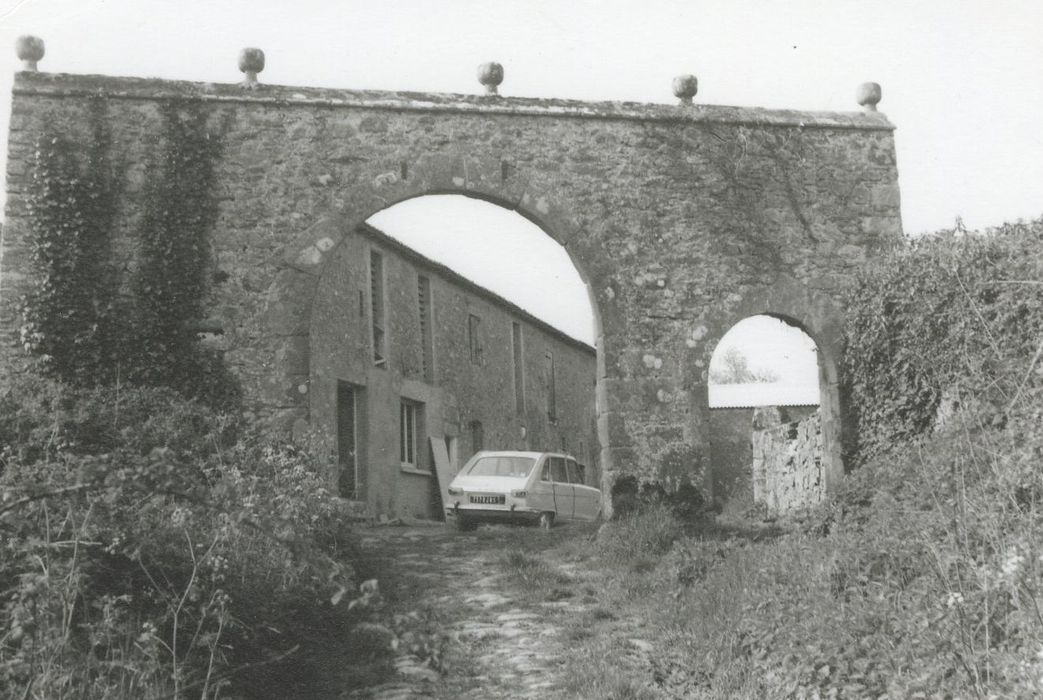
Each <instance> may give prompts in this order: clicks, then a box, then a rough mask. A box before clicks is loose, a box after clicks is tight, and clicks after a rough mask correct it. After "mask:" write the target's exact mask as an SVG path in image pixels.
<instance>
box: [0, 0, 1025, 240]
mask: <svg viewBox="0 0 1043 700" xmlns="http://www.w3.org/2000/svg"><path fill="white" fill-rule="evenodd" d="M1041 8H1043V3H1040V2H1039V0H926V1H921V2H917V1H916V0H904V1H901V0H787V1H786V2H769V1H765V0H760V1H756V2H755V1H753V0H727V1H726V0H713V1H712V2H711V1H700V0H683V1H678V0H570V1H569V2H565V1H563V0H484V1H481V2H479V1H471V0H439V1H438V2H434V1H431V0H397V1H396V0H367V1H365V2H362V1H356V0H337V1H336V2H334V1H331V0H325V1H319V0H294V1H293V2H275V1H274V0H249V1H247V0H220V1H217V0H211V1H210V2H201V1H199V0H118V1H117V0H0V48H2V47H4V46H6V47H9V48H7V49H6V50H7V51H9V53H8V56H9V58H8V59H7V63H6V65H7V66H8V68H7V69H2V70H0V100H2V102H0V134H2V136H0V139H2V143H0V148H2V147H3V146H4V144H6V134H7V121H8V114H9V111H10V110H9V102H8V101H9V96H10V84H11V75H12V72H13V71H15V70H17V69H18V62H17V60H16V58H15V56H14V48H13V47H14V40H15V37H17V36H18V35H19V34H25V33H31V34H36V35H38V36H40V37H42V38H43V39H44V40H45V41H46V43H47V55H46V56H45V58H44V59H43V61H42V62H41V64H40V68H41V70H44V71H51V72H71V73H104V74H109V75H133V76H158V77H164V78H177V79H187V80H199V81H213V82H236V81H238V80H239V79H240V78H241V75H240V74H239V72H238V70H237V68H236V55H237V53H238V50H239V49H240V48H242V47H244V46H257V47H260V48H262V49H264V51H265V53H266V55H267V63H268V65H267V68H266V69H265V71H264V72H263V73H262V74H261V80H262V82H269V83H279V84H291V85H313V86H328V87H341V88H360V89H364V88H376V89H391V90H394V89H401V90H419V91H433V92H464V93H468V92H479V91H480V89H481V88H480V86H479V85H478V83H477V81H476V79H475V67H476V66H477V65H478V64H479V63H481V62H483V61H488V60H497V61H500V62H501V63H503V64H504V68H505V73H506V78H505V80H504V83H503V85H502V87H501V92H502V93H503V94H504V95H508V96H510V95H519V96H531V97H565V98H576V99H584V100H636V101H643V102H664V103H673V102H674V98H673V96H672V94H671V92H670V81H671V79H672V78H673V76H675V75H678V74H681V73H688V72H691V73H694V74H696V75H697V76H698V77H699V94H698V96H697V97H696V100H697V101H698V102H703V103H712V104H731V105H752V106H763V107H779V108H794V109H808V110H838V111H851V110H856V109H858V107H857V105H856V104H855V99H854V94H855V88H856V86H857V85H858V84H859V83H861V82H863V81H867V80H873V81H876V82H879V83H881V84H882V86H883V101H882V102H881V104H880V109H881V111H883V112H884V113H886V114H887V116H888V117H889V118H890V119H891V121H892V122H894V123H895V124H896V125H897V127H898V131H897V132H896V141H897V149H898V170H899V183H900V186H901V191H902V212H903V220H904V225H905V230H906V232H907V233H910V234H915V233H920V232H923V231H927V230H935V229H938V228H942V227H947V226H951V225H952V223H953V222H954V220H955V218H956V217H957V216H961V217H963V219H964V221H965V223H966V224H967V225H968V226H971V227H980V226H987V225H995V224H999V223H1001V222H1003V221H1005V220H1013V219H1017V218H1019V217H1021V218H1032V217H1037V216H1040V215H1041V214H1043V202H1041V192H1043V129H1041V128H1040V122H1041V115H1043V89H1040V87H1039V80H1040V78H1039V76H1040V74H1041V69H1043V40H1041V37H1043V9H1041ZM3 65H5V64H4V63H3V62H2V61H0V68H2V66H3ZM389 233H393V232H389Z"/></svg>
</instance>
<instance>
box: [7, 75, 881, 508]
mask: <svg viewBox="0 0 1043 700" xmlns="http://www.w3.org/2000/svg"><path fill="white" fill-rule="evenodd" d="M13 93H14V99H13V103H12V114H11V126H10V137H9V142H8V143H9V146H8V156H7V203H6V222H5V225H4V228H3V232H2V240H0V259H2V264H0V363H3V364H9V365H10V366H12V367H13V366H16V365H17V362H18V361H19V360H18V357H19V349H18V345H17V339H18V327H19V325H20V317H19V307H18V304H19V299H20V298H21V297H22V295H23V294H24V292H25V289H26V284H27V280H28V277H27V275H30V274H31V265H30V252H31V251H30V246H29V236H30V230H29V228H30V226H29V223H30V222H29V217H28V213H27V210H26V195H27V194H28V191H29V189H30V187H31V180H32V171H33V162H34V153H35V149H36V146H35V144H36V141H37V139H38V138H39V137H40V135H41V134H42V133H43V131H44V129H45V128H46V127H48V126H51V127H55V128H60V129H62V130H63V131H65V132H67V133H68V135H69V136H70V137H71V138H80V139H82V138H86V137H87V134H86V129H87V119H86V115H87V114H88V112H89V109H90V105H91V103H92V100H93V99H95V98H100V99H102V100H103V102H104V106H105V109H106V110H107V112H106V118H107V120H108V123H109V125H110V127H111V131H112V144H113V146H112V147H113V150H114V153H113V160H114V161H115V162H118V163H119V164H120V167H121V172H120V175H121V178H122V180H121V181H122V183H123V190H122V192H121V197H120V203H119V208H120V211H119V212H118V217H117V219H118V221H117V223H116V231H115V237H116V241H115V248H116V252H117V254H118V255H121V254H122V253H125V252H127V251H129V250H131V249H132V246H133V233H134V231H135V230H136V227H137V225H138V222H139V221H140V218H141V215H142V206H143V197H144V189H145V184H146V179H147V178H146V174H147V172H148V164H149V163H150V162H151V161H152V159H154V157H155V154H156V149H157V134H159V133H161V123H160V109H159V108H160V105H162V104H165V103H167V102H169V101H172V100H173V101H175V102H176V103H178V104H183V105H185V106H186V107H187V106H193V107H196V108H200V109H203V110H204V111H206V112H207V113H208V114H209V115H210V126H211V128H212V129H213V130H214V131H215V132H218V133H219V134H220V139H221V144H222V155H221V158H220V162H218V163H217V164H216V171H217V175H216V176H217V178H218V184H217V188H218V193H217V194H218V200H219V214H218V220H217V223H216V226H215V231H214V236H213V241H212V245H213V259H214V265H215V279H219V280H221V281H220V282H215V284H214V289H213V290H212V297H213V301H212V304H211V307H210V308H209V309H208V311H207V313H208V319H211V320H213V321H214V322H215V323H218V324H220V326H221V327H222V329H223V331H224V332H223V334H222V335H221V336H220V343H221V347H220V350H222V351H223V352H224V356H225V359H226V362H227V363H228V365H229V367H230V368H231V369H232V370H233V371H234V372H235V373H236V374H237V375H238V376H239V377H240V379H241V381H242V384H243V388H244V392H245V395H246V404H247V410H248V412H249V415H250V416H251V417H253V418H255V419H256V420H257V421H259V422H262V423H264V424H268V425H271V426H272V428H273V429H274V430H278V431H282V430H287V429H289V428H291V427H292V428H294V429H296V428H297V426H298V425H307V424H311V425H312V427H313V428H317V429H319V430H328V429H329V426H327V425H316V424H315V422H314V421H315V417H316V416H315V413H314V408H315V407H316V405H318V404H321V403H322V402H323V401H328V400H329V396H328V393H329V386H328V383H326V382H324V380H323V377H321V376H319V375H318V374H317V368H319V367H321V365H322V362H321V361H320V360H321V358H318V357H314V356H313V350H314V348H313V344H314V341H315V337H316V328H321V323H322V318H321V314H317V313H315V308H316V307H317V306H321V305H322V304H323V303H324V301H323V298H322V295H323V294H324V293H325V291H324V290H325V289H326V288H327V287H326V282H325V281H328V280H329V279H332V278H333V277H335V276H336V275H337V274H339V270H338V268H337V264H336V263H337V261H338V260H339V258H338V257H337V254H336V249H337V248H338V246H340V245H341V243H342V242H343V241H344V240H345V238H346V236H348V235H350V233H351V232H352V231H354V230H355V228H356V227H357V226H358V225H359V224H361V223H362V222H364V221H365V220H366V219H367V218H368V217H369V216H371V215H372V214H374V213H376V212H377V211H380V210H381V209H383V208H385V207H387V206H390V205H391V204H394V203H396V202H399V201H403V200H405V199H409V198H411V197H416V196H421V195H425V194H433V193H450V192H455V193H461V194H467V195H470V196H474V197H479V198H482V199H486V200H490V201H492V202H495V203H497V204H500V205H502V206H505V207H507V208H510V209H515V210H517V211H519V212H520V213H521V214H523V215H524V216H526V217H528V218H529V219H531V220H532V221H534V222H536V223H537V224H538V225H540V226H541V227H542V228H543V229H544V230H545V231H547V233H548V234H549V235H550V236H552V237H553V238H555V239H556V240H557V241H558V242H559V243H561V244H562V245H564V246H565V248H566V250H567V251H568V254H569V255H570V257H571V258H572V260H573V261H574V262H575V264H576V266H577V268H578V269H579V271H580V274H581V275H582V276H583V277H584V279H585V281H586V282H587V283H588V286H589V290H590V294H591V300H592V302H593V304H594V305H595V307H596V315H597V320H598V338H597V350H598V365H597V406H598V418H597V424H598V436H599V440H598V442H599V445H600V450H601V460H600V461H601V464H602V466H603V468H604V469H605V473H606V478H605V483H604V484H603V487H604V488H605V490H606V492H607V490H608V489H609V488H610V486H611V483H612V481H613V479H614V478H615V476H616V475H617V474H633V475H635V476H637V477H639V478H641V479H658V480H660V481H661V482H663V483H680V482H681V481H683V480H685V479H690V480H692V481H695V482H696V483H699V482H700V480H701V476H700V475H703V476H705V475H706V473H707V464H708V451H709V442H710V438H709V432H710V427H709V423H710V416H709V413H710V412H709V409H708V404H707V381H708V377H707V372H708V366H709V361H710V357H711V356H712V354H713V351H714V348H715V347H716V345H717V343H718V341H719V340H720V339H721V337H722V336H723V335H724V333H725V332H726V331H727V330H728V329H729V328H731V327H732V326H733V325H734V324H735V323H736V322H738V321H740V320H742V319H743V318H746V317H747V316H751V315H755V314H759V313H770V314H774V315H776V316H779V317H782V318H786V319H790V320H791V321H792V322H793V323H795V324H797V325H799V326H800V327H801V328H802V329H804V330H805V331H806V332H808V334H809V335H811V336H812V337H813V338H815V340H816V342H817V343H818V345H819V349H820V351H821V353H822V355H821V356H822V358H823V365H824V367H825V370H824V371H825V375H824V376H825V385H824V386H825V389H824V391H823V396H824V401H827V400H828V401H829V402H830V403H824V404H823V408H822V425H823V431H822V432H823V436H824V440H823V441H824V449H825V452H826V454H827V460H826V461H827V463H828V466H829V468H828V470H827V472H828V473H827V481H828V480H829V479H832V478H834V477H835V478H839V476H840V475H842V474H843V468H842V465H841V463H840V457H839V455H840V451H839V447H838V445H839V438H838V436H839V435H840V416H839V413H838V411H837V410H836V406H835V405H833V404H836V403H837V402H836V401H833V400H832V398H830V397H834V396H835V395H836V386H837V382H838V378H837V376H836V372H835V368H836V367H837V366H839V363H840V360H841V357H842V354H843V339H842V333H841V332H840V329H841V327H842V319H843V307H842V302H841V300H842V299H843V294H844V291H845V289H846V288H847V287H848V286H849V285H850V284H852V281H853V280H854V279H855V275H854V274H853V273H854V271H855V270H857V269H858V268H859V267H860V266H861V265H863V264H864V263H865V261H866V260H867V259H868V258H871V257H872V256H874V255H875V254H876V253H877V252H878V251H882V250H886V249H888V248H890V247H891V246H892V245H893V244H894V242H895V241H896V240H898V238H899V237H900V236H901V216H900V206H899V204H900V195H899V189H898V173H897V167H896V161H895V149H894V136H893V133H892V131H893V128H894V127H893V126H892V125H891V123H890V122H888V120H887V118H886V117H885V116H884V115H883V114H881V113H878V112H871V113H828V114H827V113H819V112H803V111H791V110H769V109H759V108H746V107H742V108H740V107H723V106H714V105H699V104H697V105H689V106H676V105H636V104H631V103H580V102H573V101H563V100H530V99H521V98H514V97H496V98H489V97H486V96H466V95H430V94H419V93H385V92H359V91H347V90H331V89H325V88H300V87H282V86H271V85H261V86H259V87H257V88H256V89H251V90H245V89H243V88H241V87H239V86H236V85H215V84H209V83H186V82H180V81H166V80H151V79H135V78H113V77H106V76H78V75H76V76H74V75H57V74H46V73H31V72H25V71H23V72H20V73H18V74H17V75H16V77H15V85H14V90H13ZM121 252H122V253H121ZM123 257H128V258H129V255H125V256H123ZM119 262H120V264H126V265H129V264H131V261H130V260H129V259H128V260H120V261H119ZM218 273H219V274H218ZM350 303H357V300H350ZM324 392H325V394H324ZM706 481H708V480H706ZM706 481H704V483H706Z"/></svg>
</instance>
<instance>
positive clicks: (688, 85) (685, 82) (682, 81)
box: [674, 74, 699, 105]
mask: <svg viewBox="0 0 1043 700" xmlns="http://www.w3.org/2000/svg"><path fill="white" fill-rule="evenodd" d="M697 92H699V79H698V78H696V77H695V76H694V75H691V74H689V75H679V76H677V77H676V78H674V97H677V98H678V99H679V100H681V101H680V103H679V104H682V105H690V104H692V98H693V97H695V94H696V93H697Z"/></svg>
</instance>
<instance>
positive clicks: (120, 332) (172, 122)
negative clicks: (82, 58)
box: [22, 99, 237, 404]
mask: <svg viewBox="0 0 1043 700" xmlns="http://www.w3.org/2000/svg"><path fill="white" fill-rule="evenodd" d="M105 114H106V105H105V102H104V100H102V99H93V100H92V101H91V102H90V109H89V110H88V115H89V116H88V126H89V132H90V136H89V138H88V140H87V144H86V148H85V149H84V148H82V147H78V144H77V142H76V141H75V140H74V139H73V138H72V137H70V136H68V135H67V134H66V133H65V132H63V131H62V130H60V129H58V128H57V127H51V128H49V129H48V130H47V131H46V132H45V133H44V134H43V135H42V136H41V137H40V139H39V141H38V146H37V153H36V163H35V168H34V170H33V174H32V178H31V180H30V187H29V193H28V202H29V220H30V227H31V231H30V236H29V248H30V256H31V259H32V264H33V268H34V270H33V272H34V275H33V277H32V280H31V281H30V289H29V292H28V294H27V295H26V297H25V303H24V307H23V315H24V319H25V323H24V325H23V328H22V340H23V344H24V346H25V348H26V349H27V350H28V351H29V352H30V353H31V354H33V355H34V356H35V357H36V358H38V360H39V362H40V367H41V369H42V370H43V371H44V373H46V374H49V375H50V376H54V377H56V378H59V379H62V380H63V381H67V382H70V383H72V384H75V385H84V384H91V385H99V384H111V383H114V382H117V381H123V380H126V381H129V382H131V383H136V384H146V385H154V386H170V387H173V388H175V389H178V390H179V391H181V392H182V393H184V394H187V395H189V396H196V397H199V398H205V399H207V400H208V401H209V402H211V403H214V402H216V403H219V404H222V403H223V404H227V403H229V402H230V401H233V400H234V399H235V398H236V397H237V390H236V388H235V383H234V381H233V380H232V379H231V377H230V375H229V374H228V372H227V371H226V370H225V369H224V367H223V365H222V363H221V361H220V357H218V356H217V355H216V354H215V353H213V352H208V351H207V350H206V349H204V348H202V347H201V346H200V344H199V343H198V340H197V339H198V334H197V331H198V326H199V322H200V321H202V319H203V315H204V311H205V307H206V302H207V297H208V293H209V285H208V281H209V279H210V277H211V273H212V262H211V253H210V240H209V239H210V234H211V231H212V229H213V226H214V223H215V221H216V217H217V198H216V195H215V193H214V190H215V177H216V176H215V164H216V162H217V161H218V159H219V158H220V157H221V138H220V135H219V134H218V133H215V132H213V131H211V130H210V129H209V127H208V121H209V114H208V113H207V111H205V110H204V109H202V108H201V107H200V106H199V105H196V104H192V103H188V102H183V101H179V100H172V101H170V102H167V103H164V105H163V106H162V107H161V111H160V121H159V130H158V134H157V136H158V139H157V142H158V150H157V152H156V153H155V154H154V156H153V158H152V160H151V161H150V162H149V165H148V168H147V173H146V184H145V189H144V198H143V203H142V208H141V211H142V214H141V218H140V223H139V224H138V225H137V227H136V228H135V230H134V232H133V237H134V241H133V242H134V244H135V255H136V259H135V261H134V264H133V265H132V266H131V267H132V269H133V273H131V276H130V278H129V279H125V278H124V276H121V274H120V273H119V272H118V271H117V268H116V266H115V264H114V262H113V261H114V257H115V256H114V250H113V236H114V231H115V229H116V224H117V211H118V199H119V197H118V195H119V187H118V178H117V177H116V176H115V175H114V172H115V170H116V168H115V167H114V166H113V163H112V155H111V154H112V152H113V148H112V138H111V134H110V133H109V130H108V127H107V125H106V119H105ZM80 151H83V152H84V155H83V156H79V155H78V152H80Z"/></svg>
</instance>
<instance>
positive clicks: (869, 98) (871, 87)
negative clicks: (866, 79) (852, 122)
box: [856, 83, 880, 112]
mask: <svg viewBox="0 0 1043 700" xmlns="http://www.w3.org/2000/svg"><path fill="white" fill-rule="evenodd" d="M856 99H857V100H858V104H860V105H862V109H864V110H865V111H867V112H875V111H876V105H877V103H879V102H880V83H862V84H861V85H859V86H858V93H857V95H856Z"/></svg>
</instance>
